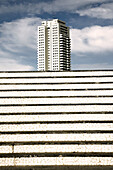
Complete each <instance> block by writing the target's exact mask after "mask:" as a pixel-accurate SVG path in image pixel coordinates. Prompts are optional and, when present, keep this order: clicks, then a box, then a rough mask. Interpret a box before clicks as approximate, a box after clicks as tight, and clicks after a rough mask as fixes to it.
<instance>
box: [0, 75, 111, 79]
mask: <svg viewBox="0 0 113 170" xmlns="http://www.w3.org/2000/svg"><path fill="white" fill-rule="evenodd" d="M98 77H99V78H102V77H106V78H107V77H113V75H96V76H95V75H91V76H61V75H59V76H30V77H24V76H23V77H0V79H37V78H40V79H49V78H52V79H56V78H60V79H61V78H98Z"/></svg>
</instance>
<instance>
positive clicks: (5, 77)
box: [0, 70, 113, 169]
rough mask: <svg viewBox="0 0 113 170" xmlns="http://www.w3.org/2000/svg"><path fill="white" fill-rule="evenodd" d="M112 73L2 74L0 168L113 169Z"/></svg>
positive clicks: (0, 80) (33, 72)
mask: <svg viewBox="0 0 113 170" xmlns="http://www.w3.org/2000/svg"><path fill="white" fill-rule="evenodd" d="M112 113H113V70H106V71H105V70H99V71H98V70H97V71H96V70H95V71H94V70H93V71H88V70H87V71H71V72H37V71H32V72H27V71H26V72H22V71H21V72H0V167H1V168H3V167H4V168H6V169H7V167H10V168H16V167H17V168H18V167H23V168H24V167H27V168H28V167H35V168H36V167H41V166H45V167H46V166H47V167H48V166H55V167H58V166H65V167H66V166H100V165H102V166H113V114H112Z"/></svg>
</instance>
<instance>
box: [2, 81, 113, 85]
mask: <svg viewBox="0 0 113 170" xmlns="http://www.w3.org/2000/svg"><path fill="white" fill-rule="evenodd" d="M40 84H41V85H48V84H49V85H57V84H58V85H62V84H113V82H62V83H60V82H57V83H56V82H55V83H0V85H40Z"/></svg>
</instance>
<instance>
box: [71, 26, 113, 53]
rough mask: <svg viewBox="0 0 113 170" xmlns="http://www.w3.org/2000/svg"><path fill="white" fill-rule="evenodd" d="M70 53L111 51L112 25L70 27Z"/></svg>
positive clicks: (112, 40) (112, 49) (112, 42)
mask: <svg viewBox="0 0 113 170" xmlns="http://www.w3.org/2000/svg"><path fill="white" fill-rule="evenodd" d="M71 41H72V53H75V54H77V53H88V52H93V53H99V52H108V51H113V26H106V27H101V26H93V27H86V28H84V29H71Z"/></svg>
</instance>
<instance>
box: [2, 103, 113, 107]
mask: <svg viewBox="0 0 113 170" xmlns="http://www.w3.org/2000/svg"><path fill="white" fill-rule="evenodd" d="M85 105H91V106H92V105H113V103H77V104H72V103H68V104H65V103H63V104H0V107H7V106H8V107H10V106H85Z"/></svg>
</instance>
